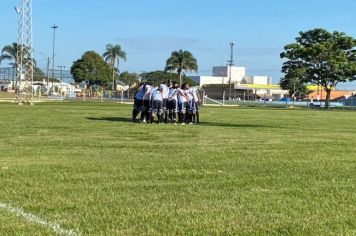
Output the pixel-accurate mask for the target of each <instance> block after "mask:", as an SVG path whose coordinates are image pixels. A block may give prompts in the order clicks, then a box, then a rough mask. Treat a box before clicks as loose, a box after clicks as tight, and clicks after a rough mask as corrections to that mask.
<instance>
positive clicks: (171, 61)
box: [165, 50, 198, 85]
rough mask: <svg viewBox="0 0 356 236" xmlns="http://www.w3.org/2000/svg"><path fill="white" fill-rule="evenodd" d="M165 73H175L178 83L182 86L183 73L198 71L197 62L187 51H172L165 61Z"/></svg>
mask: <svg viewBox="0 0 356 236" xmlns="http://www.w3.org/2000/svg"><path fill="white" fill-rule="evenodd" d="M165 71H166V72H168V71H177V73H178V74H179V83H180V85H182V83H183V73H184V71H198V62H197V59H196V58H195V57H194V56H193V54H192V53H191V52H189V51H183V50H179V51H174V52H172V54H171V56H170V58H168V59H167V62H166V68H165Z"/></svg>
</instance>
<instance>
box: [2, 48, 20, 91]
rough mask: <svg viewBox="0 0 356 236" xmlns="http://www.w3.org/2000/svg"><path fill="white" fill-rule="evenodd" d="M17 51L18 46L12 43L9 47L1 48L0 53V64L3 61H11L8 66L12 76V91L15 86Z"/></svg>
mask: <svg viewBox="0 0 356 236" xmlns="http://www.w3.org/2000/svg"><path fill="white" fill-rule="evenodd" d="M17 49H18V44H17V43H13V44H11V45H7V46H5V47H3V49H2V51H1V56H0V64H1V62H3V61H11V63H10V65H11V67H12V68H13V70H12V71H13V76H12V78H13V79H12V86H13V89H14V86H15V79H16V68H17Z"/></svg>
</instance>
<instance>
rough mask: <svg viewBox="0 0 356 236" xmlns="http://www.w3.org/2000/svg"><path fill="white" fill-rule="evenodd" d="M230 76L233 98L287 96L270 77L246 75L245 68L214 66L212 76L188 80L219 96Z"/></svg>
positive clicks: (195, 77)
mask: <svg viewBox="0 0 356 236" xmlns="http://www.w3.org/2000/svg"><path fill="white" fill-rule="evenodd" d="M230 75H231V84H232V86H233V88H234V90H235V92H234V94H236V95H235V96H239V97H241V96H242V97H245V96H246V94H250V95H251V94H252V95H253V96H254V97H255V98H256V97H258V96H259V97H261V96H263V97H266V96H270V97H275V98H278V97H279V98H280V97H284V96H285V95H286V94H287V91H284V90H282V89H281V88H280V87H279V85H273V84H272V77H269V76H248V75H246V67H237V66H232V67H231V71H230V66H215V67H213V74H212V76H191V77H190V78H191V79H192V80H194V81H195V82H196V83H197V84H198V85H199V86H200V87H204V90H207V91H208V92H209V94H215V96H219V95H220V96H221V94H222V93H221V91H220V92H219V91H218V90H219V89H220V90H222V89H223V87H224V86H222V85H225V86H226V85H228V84H229V78H230ZM207 85H209V86H207ZM208 87H209V88H208ZM250 95H248V96H250ZM213 96H214V95H213Z"/></svg>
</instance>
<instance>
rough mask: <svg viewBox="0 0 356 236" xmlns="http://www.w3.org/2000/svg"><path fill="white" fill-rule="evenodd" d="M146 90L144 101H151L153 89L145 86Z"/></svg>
mask: <svg viewBox="0 0 356 236" xmlns="http://www.w3.org/2000/svg"><path fill="white" fill-rule="evenodd" d="M144 88H145V94H144V95H143V100H150V99H151V92H152V89H153V87H152V86H150V85H146V86H144Z"/></svg>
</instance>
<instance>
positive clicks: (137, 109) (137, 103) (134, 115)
mask: <svg viewBox="0 0 356 236" xmlns="http://www.w3.org/2000/svg"><path fill="white" fill-rule="evenodd" d="M141 105H142V100H138V99H135V102H134V108H133V110H132V122H136V118H137V116H138V115H139V114H140V108H141Z"/></svg>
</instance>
